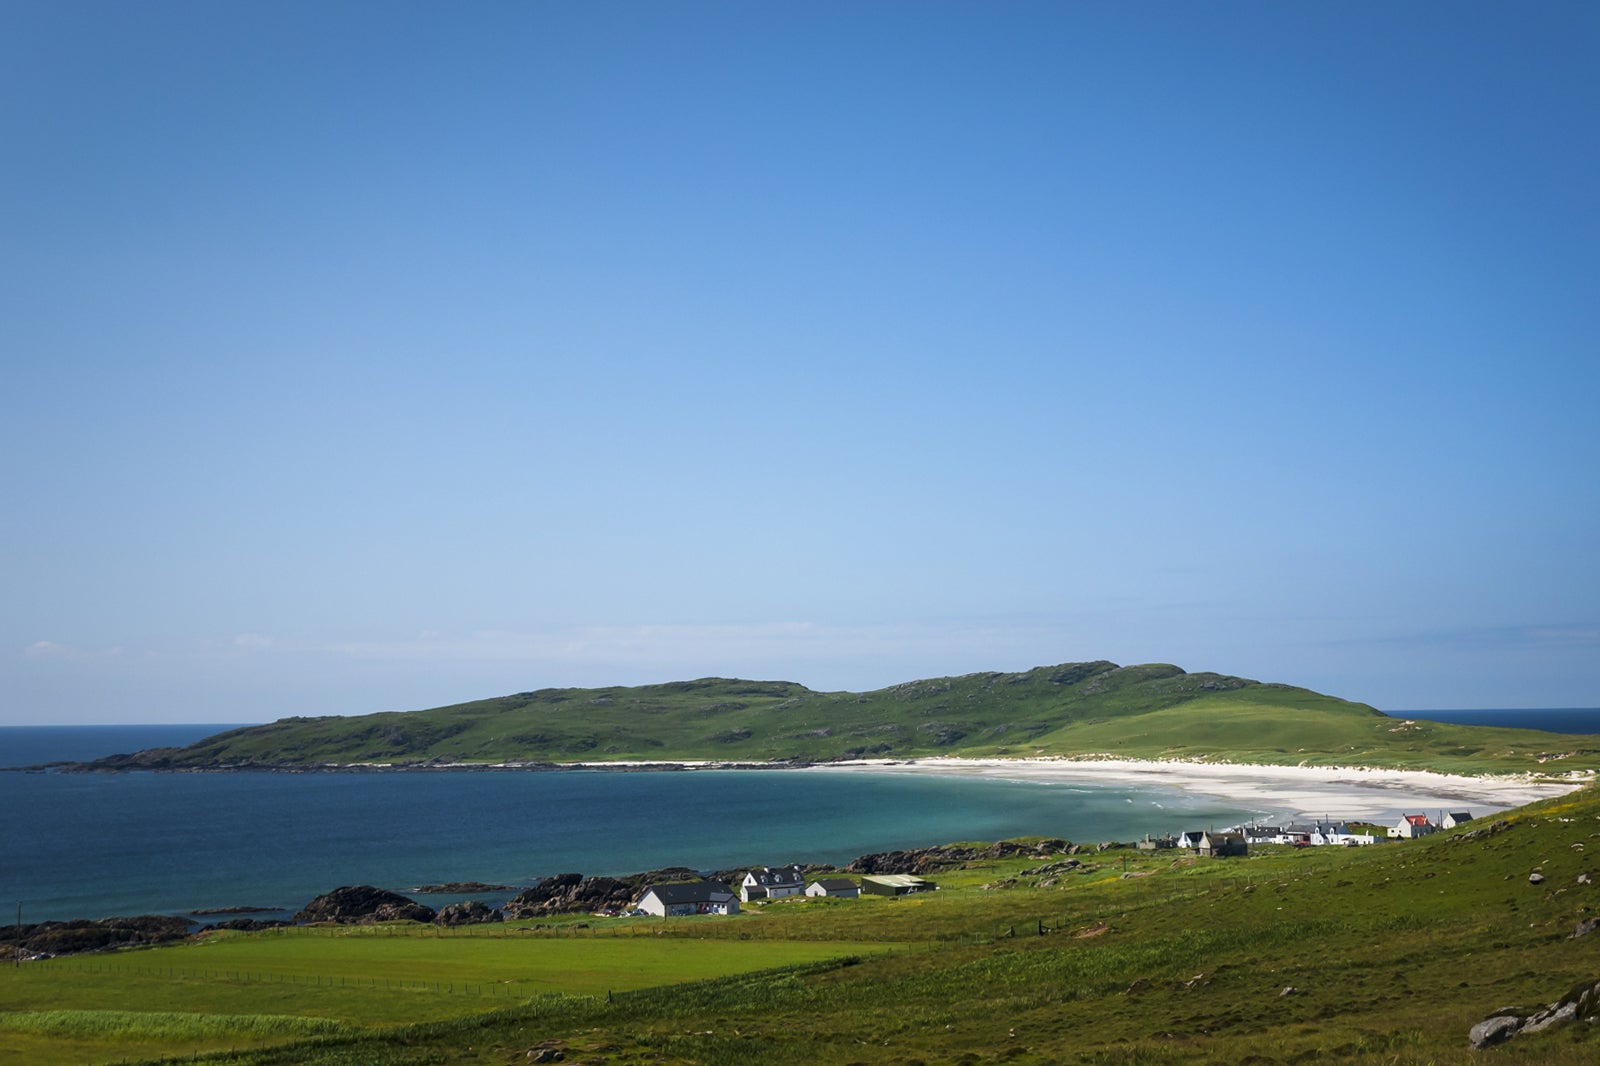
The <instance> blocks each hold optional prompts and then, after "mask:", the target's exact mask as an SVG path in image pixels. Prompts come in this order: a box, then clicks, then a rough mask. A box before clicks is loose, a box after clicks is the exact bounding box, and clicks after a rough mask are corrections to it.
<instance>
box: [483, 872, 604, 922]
mask: <svg viewBox="0 0 1600 1066" xmlns="http://www.w3.org/2000/svg"><path fill="white" fill-rule="evenodd" d="M632 901H633V889H632V888H631V887H630V886H629V885H627V884H626V883H624V882H622V881H619V880H618V879H617V878H615V877H584V876H583V875H582V874H556V875H555V876H554V877H547V878H545V879H544V880H543V881H540V882H539V883H538V884H537V885H534V886H533V887H532V888H529V889H526V890H524V891H522V892H518V893H517V894H516V895H515V896H512V897H511V898H510V899H509V900H507V901H506V905H505V914H506V917H508V918H542V917H546V916H548V915H551V914H573V913H577V914H588V913H593V912H594V911H601V910H621V909H622V908H624V907H626V906H628V904H629V903H631V902H632Z"/></svg>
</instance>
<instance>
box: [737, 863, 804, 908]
mask: <svg viewBox="0 0 1600 1066" xmlns="http://www.w3.org/2000/svg"><path fill="white" fill-rule="evenodd" d="M805 890H806V875H805V871H804V870H802V869H800V867H798V866H779V867H777V868H776V869H774V868H773V867H771V866H763V867H761V869H759V870H751V871H750V872H749V873H747V874H745V875H744V880H743V881H742V882H740V884H739V898H740V899H742V900H744V901H745V902H746V903H749V902H750V901H751V900H753V899H782V898H783V897H785V896H798V895H800V894H801V893H802V892H804V891H805Z"/></svg>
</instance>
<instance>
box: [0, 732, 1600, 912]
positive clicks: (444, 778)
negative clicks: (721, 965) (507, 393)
mask: <svg viewBox="0 0 1600 1066" xmlns="http://www.w3.org/2000/svg"><path fill="white" fill-rule="evenodd" d="M1393 713H1396V714H1402V715H1405V716H1408V717H1415V718H1429V719H1434V720H1438V721H1454V722H1465V723H1467V724H1476V725H1517V726H1523V727H1525V728H1540V729H1548V730H1558V731H1564V732H1565V731H1571V732H1583V733H1600V709H1591V710H1556V711H1525V710H1518V711H1403V712H1393ZM226 728H231V727H230V726H226V725H156V726H81V727H64V726H37V727H34V726H29V727H10V728H0V767H4V766H24V765H34V764H39V763H47V762H54V761H63V760H83V759H92V758H96V757H99V756H102V755H111V754H115V753H118V752H127V751H137V750H139V749H141V748H150V747H160V746H170V745H181V744H187V743H191V742H193V741H195V740H199V739H201V738H202V737H206V736H210V735H212V734H214V733H216V732H219V731H221V730H223V729H226ZM1270 813H1274V812H1269V811H1257V810H1250V809H1245V808H1240V807H1234V806H1230V805H1228V804H1227V803H1226V802H1224V801H1221V800H1215V799H1212V798H1209V797H1204V796H1195V795H1190V794H1187V793H1183V792H1180V791H1178V790H1176V789H1170V788H1153V787H1140V788H1121V787H1113V786H1098V787H1096V786H1086V785H1081V784H1074V785H1065V784H1059V783H1045V782H1018V781H997V780H991V779H985V778H945V777H934V776H928V777H922V776H913V775H891V774H883V775H875V774H860V773H827V772H806V773H796V772H792V771H788V772H786V771H780V770H748V771H747V770H737V771H735V770H725V771H715V772H704V771H702V772H694V771H680V772H661V773H603V772H598V771H569V772H561V773H528V772H520V773H519V772H503V773H485V772H476V773H474V772H456V773H406V774H350V773H328V774H274V773H231V774H156V773H131V774H61V773H22V772H9V773H0V924H4V923H7V922H9V921H11V920H13V919H12V917H11V916H12V915H13V914H14V913H15V907H16V906H17V904H18V903H20V904H21V905H22V914H23V920H24V921H44V920H47V919H66V918H95V917H103V916H107V915H112V914H150V913H161V914H189V913H193V911H194V910H195V909H197V908H216V907H229V906H252V907H260V908H263V910H264V911H265V912H266V913H265V914H264V916H267V917H272V916H278V917H285V916H287V915H288V914H289V913H292V912H293V911H294V910H297V909H298V908H300V907H301V906H304V904H305V903H306V902H308V901H309V900H310V899H311V898H312V897H314V896H316V895H318V894H320V893H322V892H326V891H328V890H329V889H332V888H336V887H338V886H340V885H347V884H375V885H380V886H382V887H385V888H392V889H395V890H398V891H402V892H408V894H412V895H416V896H417V898H419V899H422V900H423V901H425V902H427V903H430V904H432V905H434V906H438V905H440V904H442V903H445V902H449V901H450V900H451V899H457V898H462V897H460V896H426V895H418V894H416V893H409V890H410V889H411V888H412V887H413V886H416V885H422V884H438V883H442V882H446V881H467V880H473V881H485V882H489V883H492V884H505V885H514V886H522V885H528V884H531V883H533V882H534V881H536V880H538V879H539V878H541V877H545V876H548V875H550V874H554V873H562V872H566V871H577V872H580V873H585V874H622V873H632V872H636V871H641V870H650V869H656V868H659V867H664V866H689V867H693V868H695V869H699V870H714V869H724V868H730V867H735V866H739V865H742V864H750V863H765V864H778V863H787V862H833V863H842V862H847V861H848V860H850V859H853V858H855V857H856V856H858V855H863V854H866V853H868V852H874V851H887V850H891V849H895V848H907V847H919V846H924V845H929V844H940V843H947V842H950V841H956V840H1000V839H1005V838H1007V837H1014V836H1025V835H1033V834H1042V835H1050V836H1060V837H1066V838H1067V839H1070V840H1085V841H1097V840H1107V839H1121V840H1128V839H1133V838H1136V837H1138V836H1141V835H1143V834H1144V833H1147V832H1151V833H1164V832H1168V831H1174V832H1175V831H1179V830H1182V829H1184V828H1186V827H1189V826H1195V825H1231V824H1233V823H1235V822H1239V821H1242V820H1244V819H1246V818H1249V817H1252V816H1255V815H1258V814H1270ZM481 895H483V896H484V897H485V898H488V899H490V900H491V901H496V902H497V901H498V900H497V899H496V897H495V896H494V894H481ZM500 895H501V896H503V895H505V893H501V894H500Z"/></svg>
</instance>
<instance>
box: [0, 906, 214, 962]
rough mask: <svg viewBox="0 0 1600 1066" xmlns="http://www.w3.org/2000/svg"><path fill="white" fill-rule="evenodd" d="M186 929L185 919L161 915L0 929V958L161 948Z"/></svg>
mask: <svg viewBox="0 0 1600 1066" xmlns="http://www.w3.org/2000/svg"><path fill="white" fill-rule="evenodd" d="M189 928H190V922H189V921H188V919H186V918H173V917H170V916H168V915H163V914H146V915H141V916H139V917H134V918H99V919H95V920H89V919H78V920H76V921H70V922H39V923H38V924H36V925H7V926H0V957H5V958H17V957H18V956H20V957H22V958H24V959H36V958H49V957H50V956H53V955H76V954H78V953H80V952H84V951H108V950H110V949H112V948H124V947H135V946H139V945H145V944H161V943H165V942H167V941H171V940H182V939H183V938H184V937H186V936H188V935H189Z"/></svg>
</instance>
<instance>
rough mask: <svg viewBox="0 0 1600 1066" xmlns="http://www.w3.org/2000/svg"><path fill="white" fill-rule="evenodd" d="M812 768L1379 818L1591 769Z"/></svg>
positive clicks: (1564, 786)
mask: <svg viewBox="0 0 1600 1066" xmlns="http://www.w3.org/2000/svg"><path fill="white" fill-rule="evenodd" d="M810 769H811V770H813V771H833V772H837V771H847V772H860V773H902V774H939V775H944V776H950V777H989V778H996V779H1001V780H1010V781H1036V782H1045V783H1055V784H1070V783H1074V782H1076V783H1082V784H1094V785H1129V786H1148V785H1165V786H1168V787H1171V788H1179V789H1182V790H1184V791H1186V792H1197V793H1202V794H1204V795H1208V796H1216V797H1220V798H1222V799H1226V800H1229V801H1231V802H1233V803H1235V804H1237V805H1239V806H1241V807H1245V808H1248V809H1250V810H1260V811H1264V812H1269V813H1271V814H1275V815H1284V816H1289V817H1294V818H1306V819H1309V818H1316V817H1322V816H1324V815H1328V816H1331V817H1333V818H1336V819H1354V820H1360V821H1370V822H1377V823H1380V824H1383V823H1388V822H1397V821H1399V820H1400V816H1401V815H1402V814H1404V813H1412V814H1418V813H1426V814H1429V815H1430V816H1434V817H1437V815H1438V812H1440V811H1446V810H1448V811H1462V810H1465V811H1470V812H1471V813H1472V814H1473V815H1474V816H1475V817H1479V816H1482V815H1485V814H1491V813H1494V812H1497V811H1503V810H1508V809H1510V808H1512V807H1520V806H1522V805H1523V804H1525V803H1533V802H1534V801H1536V800H1541V799H1548V798H1550V797H1552V796H1561V795H1565V794H1566V793H1568V792H1572V791H1574V790H1576V789H1579V788H1582V787H1583V786H1584V785H1585V784H1587V783H1588V782H1589V780H1590V778H1589V777H1588V776H1587V775H1573V776H1563V777H1559V778H1557V779H1554V780H1552V779H1539V780H1535V779H1534V778H1532V777H1531V776H1529V775H1526V774H1506V775H1486V776H1482V777H1467V776H1460V775H1454V774H1441V773H1434V772H1432V771H1425V770H1378V769H1371V768H1368V767H1330V766H1260V765H1252V764H1233V763H1201V762H1181V761H1171V762H1155V761H1142V760H1134V759H1065V758H1061V759H962V758H932V759H916V760H908V761H891V760H862V761H859V762H847V763H830V764H827V765H825V766H815V767H811V768H810Z"/></svg>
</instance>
